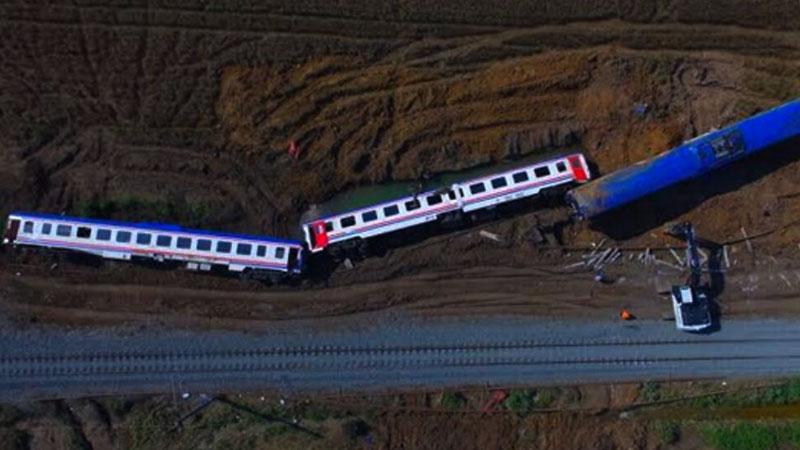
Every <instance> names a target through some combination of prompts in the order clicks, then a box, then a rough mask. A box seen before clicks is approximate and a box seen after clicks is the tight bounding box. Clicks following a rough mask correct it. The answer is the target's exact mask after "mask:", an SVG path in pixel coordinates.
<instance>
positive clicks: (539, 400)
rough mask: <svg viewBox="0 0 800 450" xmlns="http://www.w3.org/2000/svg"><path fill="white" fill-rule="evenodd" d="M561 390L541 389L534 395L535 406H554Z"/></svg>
mask: <svg viewBox="0 0 800 450" xmlns="http://www.w3.org/2000/svg"><path fill="white" fill-rule="evenodd" d="M558 394H559V391H558V390H557V389H539V390H538V391H536V395H534V396H533V407H534V408H549V407H551V406H553V403H555V402H556V399H557V398H558Z"/></svg>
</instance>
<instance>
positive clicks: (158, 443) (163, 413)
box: [128, 405, 175, 450]
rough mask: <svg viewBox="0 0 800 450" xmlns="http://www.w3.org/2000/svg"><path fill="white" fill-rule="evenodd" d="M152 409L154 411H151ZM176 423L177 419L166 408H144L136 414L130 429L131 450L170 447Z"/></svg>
mask: <svg viewBox="0 0 800 450" xmlns="http://www.w3.org/2000/svg"><path fill="white" fill-rule="evenodd" d="M151 408H152V409H151ZM174 423H175V417H174V416H173V415H171V414H169V412H167V410H166V409H165V408H164V407H160V406H156V407H155V408H153V407H152V405H151V406H149V407H143V408H141V409H140V411H137V412H136V413H134V416H133V417H132V418H131V422H130V428H129V429H128V433H129V435H128V438H129V446H128V448H131V449H142V450H143V449H157V448H165V447H168V446H167V445H166V443H168V442H170V440H171V439H170V429H171V428H172V426H173V425H174Z"/></svg>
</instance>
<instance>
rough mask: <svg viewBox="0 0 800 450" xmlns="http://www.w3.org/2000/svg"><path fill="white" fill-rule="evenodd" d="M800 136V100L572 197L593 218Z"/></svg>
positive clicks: (622, 172) (691, 142)
mask: <svg viewBox="0 0 800 450" xmlns="http://www.w3.org/2000/svg"><path fill="white" fill-rule="evenodd" d="M798 136H800V100H794V101H791V102H789V103H785V104H783V105H781V106H778V107H776V108H773V109H770V110H768V111H764V112H762V113H760V114H757V115H755V116H752V117H748V118H746V119H744V120H741V121H739V122H737V123H734V124H733V125H729V126H727V127H724V128H722V129H719V130H714V131H710V132H708V133H705V134H703V135H700V136H698V137H696V138H694V139H691V140H689V141H686V142H684V143H683V144H681V145H679V146H678V147H675V148H673V149H671V150H668V151H666V152H664V153H661V154H660V155H657V156H655V157H653V158H650V159H647V160H644V161H642V162H639V163H636V164H634V165H632V166H629V167H625V168H624V169H620V170H617V171H616V172H612V173H609V174H607V175H604V176H602V177H600V178H598V179H597V180H595V181H593V182H592V183H590V184H587V185H584V186H579V187H577V188H575V189H573V190H571V191H569V192H568V193H567V201H568V202H569V203H571V204H572V206H573V207H574V209H575V214H576V215H577V217H579V218H582V219H590V218H593V217H595V216H598V215H601V214H605V213H607V212H609V211H612V210H615V209H617V208H620V207H622V206H624V205H627V204H630V203H631V202H633V201H635V200H637V199H640V198H642V197H645V196H647V195H649V194H652V193H655V192H657V191H660V190H662V189H664V188H667V187H669V186H672V185H675V184H678V183H681V182H683V181H687V180H690V179H692V178H696V177H699V176H701V175H704V174H706V173H708V172H711V171H713V170H716V169H719V168H721V167H723V166H726V165H728V164H730V163H732V162H734V161H738V160H741V159H743V158H745V157H748V156H750V155H753V154H756V153H758V152H761V151H763V150H766V149H770V148H775V147H776V146H777V145H778V144H781V143H783V142H787V141H790V140H792V139H797V138H798Z"/></svg>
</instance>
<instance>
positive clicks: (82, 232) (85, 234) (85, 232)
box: [77, 227, 92, 239]
mask: <svg viewBox="0 0 800 450" xmlns="http://www.w3.org/2000/svg"><path fill="white" fill-rule="evenodd" d="M77 235H78V237H79V238H81V239H89V238H90V237H92V229H91V228H89V227H78V232H77Z"/></svg>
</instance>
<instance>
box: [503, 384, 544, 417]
mask: <svg viewBox="0 0 800 450" xmlns="http://www.w3.org/2000/svg"><path fill="white" fill-rule="evenodd" d="M535 403H536V402H535V400H534V396H533V392H532V391H530V390H528V389H515V390H513V391H511V393H510V394H508V398H507V399H506V400H505V401H504V402H503V405H504V406H505V407H506V408H508V409H510V410H511V411H514V412H515V413H517V414H520V415H525V414H527V413H529V412H530V411H531V409H533V407H534V405H535Z"/></svg>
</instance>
